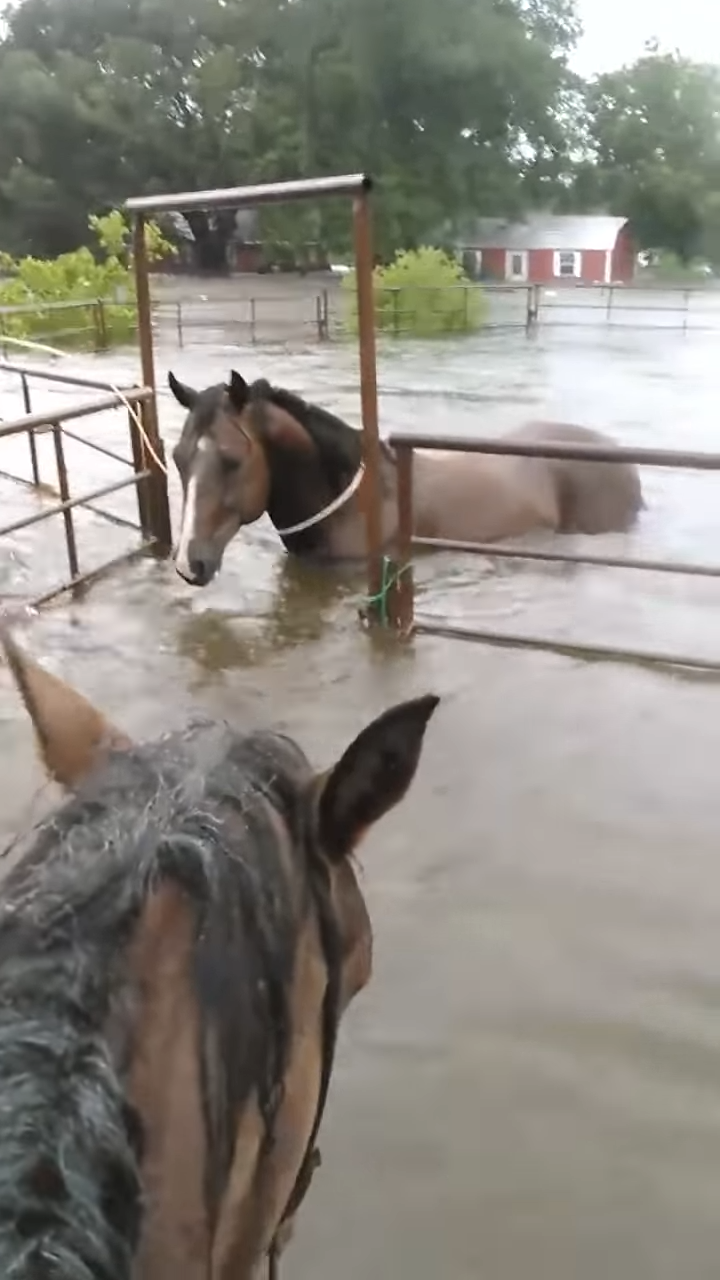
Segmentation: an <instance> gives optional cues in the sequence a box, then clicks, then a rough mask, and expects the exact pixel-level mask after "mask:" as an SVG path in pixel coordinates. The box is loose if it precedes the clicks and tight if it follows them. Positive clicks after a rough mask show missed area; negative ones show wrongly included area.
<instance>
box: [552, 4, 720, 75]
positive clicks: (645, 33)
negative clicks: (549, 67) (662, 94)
mask: <svg viewBox="0 0 720 1280" xmlns="http://www.w3.org/2000/svg"><path fill="white" fill-rule="evenodd" d="M578 9H579V11H580V16H581V18H582V21H583V24H584V27H585V36H584V38H583V40H582V42H581V45H580V48H579V49H578V51H577V53H576V55H575V57H574V58H573V65H574V67H575V68H576V70H577V71H580V72H582V74H583V75H592V74H593V72H598V71H610V70H612V69H613V68H614V67H619V66H622V64H623V63H625V62H632V61H634V59H635V58H638V57H640V56H641V55H642V53H643V46H644V44H645V41H646V40H649V39H652V38H653V37H657V38H658V40H659V41H660V43H661V45H662V47H663V48H664V49H675V48H678V49H679V50H680V52H681V53H683V54H685V55H686V56H687V57H689V58H693V59H695V60H696V61H698V62H717V63H720V0H578Z"/></svg>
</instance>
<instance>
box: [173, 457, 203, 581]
mask: <svg viewBox="0 0 720 1280" xmlns="http://www.w3.org/2000/svg"><path fill="white" fill-rule="evenodd" d="M206 448H207V440H200V442H199V443H198V447H197V452H198V453H204V451H205V449H206ZM197 489H198V479H197V470H196V466H194V467H193V469H192V471H191V472H190V479H189V480H188V482H187V489H186V490H185V498H184V500H183V509H182V521H181V524H180V540H179V542H178V548H177V554H176V556H175V564H176V565H177V568H178V570H179V571H180V573H181V574H183V575H187V577H189V578H191V577H192V573H191V572H190V561H189V560H188V550H189V547H190V542H191V540H192V538H194V536H195V520H196V517H197Z"/></svg>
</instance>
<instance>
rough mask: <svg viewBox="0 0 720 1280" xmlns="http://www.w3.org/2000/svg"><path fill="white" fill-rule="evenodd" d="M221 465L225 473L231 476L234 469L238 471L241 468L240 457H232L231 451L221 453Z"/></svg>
mask: <svg viewBox="0 0 720 1280" xmlns="http://www.w3.org/2000/svg"><path fill="white" fill-rule="evenodd" d="M220 466H221V467H222V469H223V472H224V473H225V475H228V476H229V475H232V473H233V471H238V470H239V468H240V459H239V458H232V457H231V456H230V454H229V453H221V454H220Z"/></svg>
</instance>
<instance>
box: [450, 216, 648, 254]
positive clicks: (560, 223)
mask: <svg viewBox="0 0 720 1280" xmlns="http://www.w3.org/2000/svg"><path fill="white" fill-rule="evenodd" d="M627 221H628V220H627V218H616V217H610V216H609V215H606V214H583V215H577V214H568V215H558V214H546V213H536V214H529V215H528V217H527V218H526V219H525V220H524V221H523V222H509V221H508V220H507V219H506V218H477V219H476V220H475V221H474V222H473V223H471V224H469V225H468V226H467V227H465V228H464V229H463V234H462V237H461V240H462V245H463V247H464V248H466V249H559V250H563V249H567V250H570V249H614V247H615V242H616V240H617V238H618V235H619V234H620V232H621V230H622V228H623V227H624V226H625V225H626V223H627Z"/></svg>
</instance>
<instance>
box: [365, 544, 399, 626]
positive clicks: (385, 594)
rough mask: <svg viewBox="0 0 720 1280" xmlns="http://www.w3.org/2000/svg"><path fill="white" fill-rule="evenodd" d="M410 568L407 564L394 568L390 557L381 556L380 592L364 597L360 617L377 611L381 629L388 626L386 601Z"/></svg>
mask: <svg viewBox="0 0 720 1280" xmlns="http://www.w3.org/2000/svg"><path fill="white" fill-rule="evenodd" d="M409 568H410V565H409V564H403V565H400V566H399V568H397V569H396V568H395V565H394V563H393V561H392V560H391V559H390V556H383V561H382V577H381V579H380V590H379V591H378V592H377V594H376V595H373V596H365V606H364V608H363V609H361V611H360V613H361V616H363V617H365V618H367V617H368V615H369V613H370V612H371V611H372V610H373V609H377V612H378V616H379V619H380V623H381V625H382V626H383V627H387V626H388V625H389V621H390V619H389V613H388V599H389V597H390V592H391V591H392V589H393V587H395V586H396V585H397V583H398V582H399V581H400V579H401V578H402V576H403V574H404V573H407V571H408V569H409Z"/></svg>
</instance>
